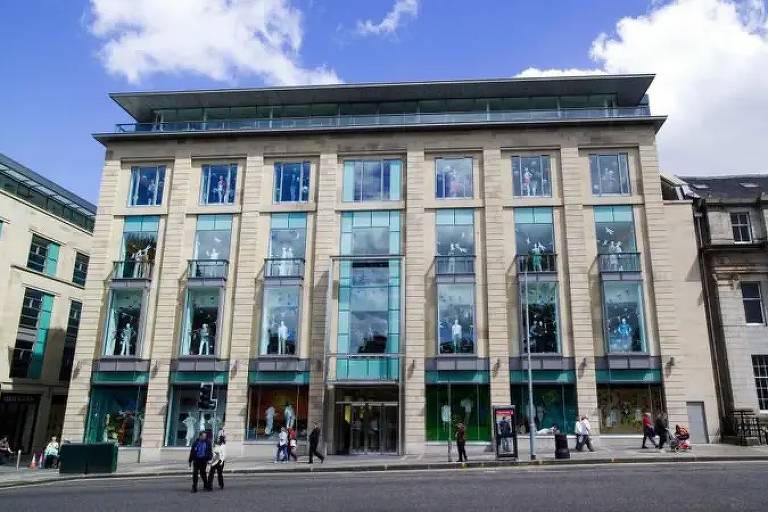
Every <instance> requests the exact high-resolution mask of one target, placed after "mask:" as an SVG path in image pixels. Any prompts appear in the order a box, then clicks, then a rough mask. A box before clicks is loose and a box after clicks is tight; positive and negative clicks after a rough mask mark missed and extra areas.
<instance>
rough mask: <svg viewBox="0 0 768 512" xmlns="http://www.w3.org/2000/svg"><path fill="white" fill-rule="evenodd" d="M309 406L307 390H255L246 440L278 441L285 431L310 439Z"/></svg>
mask: <svg viewBox="0 0 768 512" xmlns="http://www.w3.org/2000/svg"><path fill="white" fill-rule="evenodd" d="M308 403H309V388H308V387H307V386H275V387H272V386H251V389H250V393H249V404H248V405H249V406H248V411H249V413H248V426H247V427H246V439H247V440H249V441H250V440H267V439H269V440H276V439H277V436H278V435H279V434H280V429H281V428H282V427H286V428H295V429H296V437H297V438H299V439H306V437H307V435H308V432H307V414H308Z"/></svg>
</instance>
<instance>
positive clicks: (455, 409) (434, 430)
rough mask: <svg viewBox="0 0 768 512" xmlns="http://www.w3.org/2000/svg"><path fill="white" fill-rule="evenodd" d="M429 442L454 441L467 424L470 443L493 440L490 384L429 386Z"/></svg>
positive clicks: (467, 437) (427, 413) (427, 411)
mask: <svg viewBox="0 0 768 512" xmlns="http://www.w3.org/2000/svg"><path fill="white" fill-rule="evenodd" d="M426 395H427V396H426V399H427V403H426V421H427V425H426V428H427V441H447V440H449V439H450V440H454V439H455V433H456V425H457V424H458V423H460V422H461V423H464V427H465V428H466V432H465V435H466V440H467V441H490V440H491V397H490V388H489V386H488V384H438V385H429V386H427V387H426Z"/></svg>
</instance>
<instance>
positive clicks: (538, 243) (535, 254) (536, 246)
mask: <svg viewBox="0 0 768 512" xmlns="http://www.w3.org/2000/svg"><path fill="white" fill-rule="evenodd" d="M515 248H516V251H517V254H518V256H530V258H527V259H526V260H525V262H526V265H527V268H525V270H527V271H529V272H542V271H548V272H552V271H555V270H556V269H555V268H553V267H554V258H552V257H547V255H551V254H555V230H554V218H553V214H552V208H515Z"/></svg>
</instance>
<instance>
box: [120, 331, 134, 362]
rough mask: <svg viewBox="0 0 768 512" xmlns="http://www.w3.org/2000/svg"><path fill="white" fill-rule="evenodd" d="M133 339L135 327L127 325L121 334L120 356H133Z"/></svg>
mask: <svg viewBox="0 0 768 512" xmlns="http://www.w3.org/2000/svg"><path fill="white" fill-rule="evenodd" d="M131 338H133V327H132V326H131V324H130V323H128V324H125V327H123V330H122V331H121V332H120V355H121V356H129V355H131V353H130V352H131Z"/></svg>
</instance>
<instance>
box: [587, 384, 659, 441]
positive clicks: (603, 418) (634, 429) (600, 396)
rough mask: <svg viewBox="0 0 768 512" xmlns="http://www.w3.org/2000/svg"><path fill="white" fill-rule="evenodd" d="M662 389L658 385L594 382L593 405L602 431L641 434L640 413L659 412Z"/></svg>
mask: <svg viewBox="0 0 768 512" xmlns="http://www.w3.org/2000/svg"><path fill="white" fill-rule="evenodd" d="M663 405H664V391H663V389H662V387H661V385H660V384H639V385H614V384H598V386H597V407H598V409H599V410H600V428H601V432H602V433H603V434H642V432H643V413H645V412H650V413H651V418H656V416H657V415H658V414H659V413H661V412H662V411H663Z"/></svg>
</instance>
